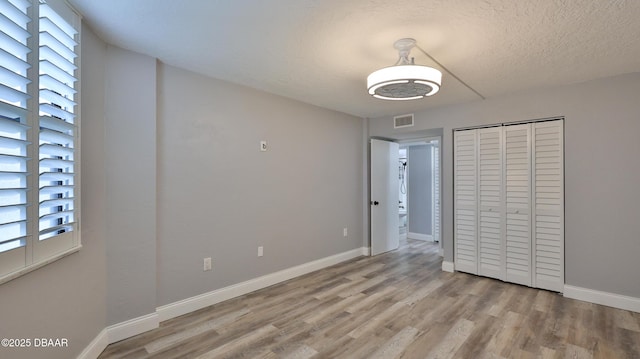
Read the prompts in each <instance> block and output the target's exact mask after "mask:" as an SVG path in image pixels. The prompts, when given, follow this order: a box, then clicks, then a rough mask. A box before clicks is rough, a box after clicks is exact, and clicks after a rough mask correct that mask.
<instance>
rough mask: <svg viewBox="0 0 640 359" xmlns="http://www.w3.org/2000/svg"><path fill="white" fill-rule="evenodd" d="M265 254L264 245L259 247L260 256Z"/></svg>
mask: <svg viewBox="0 0 640 359" xmlns="http://www.w3.org/2000/svg"><path fill="white" fill-rule="evenodd" d="M263 254H264V251H263V248H262V246H260V247H258V257H262V255H263Z"/></svg>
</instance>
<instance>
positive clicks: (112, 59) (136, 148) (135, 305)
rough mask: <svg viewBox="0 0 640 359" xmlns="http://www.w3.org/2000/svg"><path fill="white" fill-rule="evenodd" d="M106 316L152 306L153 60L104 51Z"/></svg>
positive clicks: (115, 319) (135, 313)
mask: <svg viewBox="0 0 640 359" xmlns="http://www.w3.org/2000/svg"><path fill="white" fill-rule="evenodd" d="M106 55H107V56H106V73H107V76H106V84H105V87H106V90H105V96H106V105H105V106H106V126H105V156H106V166H107V173H106V188H107V194H108V196H107V212H106V226H107V233H108V240H107V270H108V271H107V274H108V275H107V304H108V306H107V320H108V324H109V325H111V324H115V323H120V322H123V321H125V320H129V319H131V318H136V317H139V316H142V315H146V314H150V313H154V312H155V308H156V60H155V59H154V58H151V57H148V56H144V55H140V54H136V53H133V52H130V51H126V50H122V49H119V48H117V47H113V46H109V47H108V48H107V54H106Z"/></svg>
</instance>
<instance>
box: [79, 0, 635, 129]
mask: <svg viewBox="0 0 640 359" xmlns="http://www.w3.org/2000/svg"><path fill="white" fill-rule="evenodd" d="M69 2H70V3H71V4H72V5H74V6H75V7H76V8H77V9H78V10H79V11H80V12H81V13H82V14H83V16H84V20H85V21H86V22H87V23H88V24H89V25H90V26H91V27H92V28H93V29H94V30H95V31H96V32H97V33H98V35H99V36H100V37H101V38H103V39H104V40H105V41H107V42H108V43H111V44H114V45H117V46H120V47H123V48H126V49H130V50H133V51H136V52H140V53H143V54H147V55H150V56H153V57H157V58H158V59H160V60H161V61H162V62H164V63H167V64H170V65H174V66H178V67H182V68H185V69H189V70H192V71H195V72H199V73H202V74H204V75H207V76H211V77H214V78H218V79H223V80H227V81H230V82H234V83H238V84H242V85H246V86H249V87H253V88H256V89H260V90H264V91H266V92H271V93H274V94H278V95H282V96H286V97H289V98H293V99H297V100H300V101H303V102H307V103H310V104H314V105H318V106H322V107H325V108H330V109H334V110H337V111H341V112H346V113H349V114H353V115H356V116H361V117H378V116H387V115H392V114H401V113H408V112H413V111H417V110H421V109H426V108H430V107H434V106H442V105H447V104H456V103H462V102H468V101H475V100H479V99H480V97H478V95H476V94H475V93H474V92H472V91H471V90H469V89H468V88H466V87H465V86H464V85H463V84H461V83H460V82H458V81H457V80H456V79H455V78H453V77H452V76H451V75H450V74H448V73H446V72H444V71H443V73H444V75H443V85H442V89H441V91H440V92H439V93H438V94H436V95H435V96H433V97H430V98H427V99H423V100H414V101H400V102H389V101H383V100H377V99H373V98H371V97H369V95H368V94H367V91H366V88H365V87H366V77H367V75H368V74H369V73H370V72H372V71H374V70H377V69H379V68H381V67H385V66H390V65H393V64H394V63H395V61H396V60H397V56H398V54H397V52H396V51H395V50H394V49H393V42H394V41H396V40H397V39H399V38H403V37H413V38H415V39H416V40H417V41H418V45H419V46H420V47H421V48H423V49H424V50H426V51H427V52H428V53H429V54H430V55H431V56H433V57H434V58H435V59H436V60H438V61H439V62H440V63H442V64H443V65H444V66H445V67H447V68H448V69H449V70H451V71H452V72H453V73H454V74H456V75H457V76H458V77H459V78H460V79H462V80H463V81H464V82H466V83H467V84H468V85H470V86H471V87H472V88H474V89H475V90H476V91H478V92H479V93H480V94H482V95H483V96H484V97H486V98H491V97H495V96H499V95H503V94H506V93H511V92H514V91H521V90H526V89H531V88H541V87H550V86H557V85H562V84H568V83H575V82H582V81H587V80H591V79H595V78H601V77H608V76H613V75H618V74H624V73H630V72H639V71H640V20H639V19H640V1H637V0H628V1H625V0H540V1H527V0H522V1H521V0H396V1H383V0H269V1H266V0H188V1H177V0H109V1H102V0H69ZM412 56H413V57H415V61H416V63H417V64H422V65H429V66H434V67H438V66H436V65H435V64H434V63H433V62H431V61H430V60H429V58H427V57H426V56H425V55H424V54H422V53H420V52H419V51H418V50H416V49H414V51H413V52H412Z"/></svg>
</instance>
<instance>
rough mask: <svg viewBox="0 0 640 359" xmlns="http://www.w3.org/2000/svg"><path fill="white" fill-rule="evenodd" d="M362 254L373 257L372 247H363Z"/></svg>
mask: <svg viewBox="0 0 640 359" xmlns="http://www.w3.org/2000/svg"><path fill="white" fill-rule="evenodd" d="M361 249H362V255H363V256H365V257H371V248H370V247H362V248H361Z"/></svg>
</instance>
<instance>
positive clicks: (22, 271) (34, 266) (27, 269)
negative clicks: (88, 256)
mask: <svg viewBox="0 0 640 359" xmlns="http://www.w3.org/2000/svg"><path fill="white" fill-rule="evenodd" d="M81 248H82V245H78V246H76V247H73V248H70V249H67V250H66V251H64V252H60V253H58V254H56V255H54V256H52V257H50V258H47V259H45V260H43V261H41V262H38V263H34V264H32V265H30V266H28V267H24V268H22V269H19V270H17V271H15V272H12V273H9V274H7V275H5V276H2V277H0V284H4V283H7V282H9V281H11V280H14V279H16V278H18V277H21V276H23V275H25V274H27V273H29V272H33V271H34V270H36V269H39V268H42V267H44V266H46V265H47V264H50V263H53V262H55V261H57V260H59V259H61V258H63V257H66V256H68V255H70V254H73V253H75V252H78V251H80V249H81Z"/></svg>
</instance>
